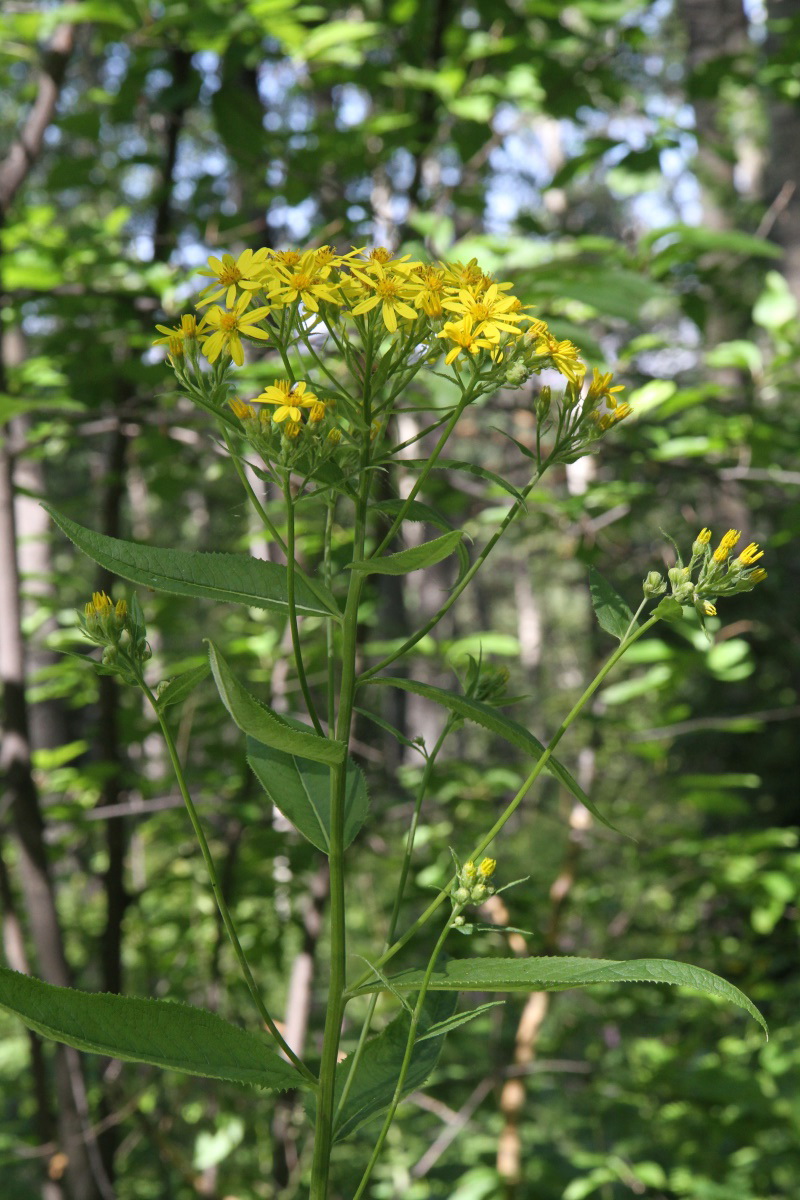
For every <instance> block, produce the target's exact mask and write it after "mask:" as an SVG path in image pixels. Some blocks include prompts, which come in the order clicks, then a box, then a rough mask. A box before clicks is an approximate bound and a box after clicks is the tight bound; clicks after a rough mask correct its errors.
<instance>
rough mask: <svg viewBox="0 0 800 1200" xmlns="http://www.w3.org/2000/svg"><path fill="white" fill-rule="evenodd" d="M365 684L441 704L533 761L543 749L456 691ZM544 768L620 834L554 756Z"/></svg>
mask: <svg viewBox="0 0 800 1200" xmlns="http://www.w3.org/2000/svg"><path fill="white" fill-rule="evenodd" d="M365 682H366V683H369V684H381V685H382V686H384V687H396V688H401V689H402V690H403V691H405V692H413V693H414V694H415V695H417V696H423V697H424V698H425V699H426V700H432V701H433V702H434V703H435V704H441V705H443V706H444V707H445V708H447V709H449V710H450V712H452V713H455V714H456V715H457V716H459V717H464V718H465V719H466V720H468V721H474V722H475V723H476V724H477V725H482V726H483V728H484V729H488V730H489V731H490V732H491V733H496V734H497V735H498V737H501V738H504V739H505V741H507V742H510V743H511V745H512V746H516V747H517V749H518V750H522V751H523V752H524V753H525V754H528V755H530V757H531V758H532V759H533V760H534V762H538V761H539V759H540V758H541V757H542V755H543V754H544V749H545V748H544V746H543V745H542V743H541V742H540V741H539V739H538V738H536V737H534V735H533V734H532V733H530V732H529V731H528V730H527V729H526V728H525V726H524V725H520V723H519V721H514V720H513V719H512V718H511V717H507V716H506V715H505V713H502V712H499V711H498V709H496V708H492V706H491V705H490V704H484V703H483V701H481V700H473V699H472V698H471V697H470V696H463V695H461V694H460V693H459V692H451V691H448V690H447V689H446V688H440V687H434V685H433V684H430V683H421V682H420V681H419V680H418V679H402V678H400V677H399V676H394V675H377V676H373V677H372V678H370V679H367V680H365ZM545 769H546V770H547V771H549V772H550V774H551V775H553V776H554V777H555V778H556V779H557V780H558V781H559V783H561V784H563V785H564V787H565V788H567V789H568V791H569V792H571V793H572V795H573V796H574V797H575V799H576V800H579V801H580V802H581V804H582V805H583V806H584V807H585V808H587V809H588V810H589V812H590V813H591V814H592V816H593V817H595V818H596V819H597V820H598V821H600V823H601V824H602V825H606V826H607V827H608V828H609V829H613V830H614V832H615V833H620V832H621V830H619V829H617V827H616V825H612V823H611V821H609V820H608V818H607V817H604V816H603V814H602V813H601V812H600V809H599V808H598V807H597V805H596V804H595V803H594V801H593V800H590V798H589V797H588V796H587V794H586V792H585V791H584V790H583V788H582V787H581V785H580V784H579V783H578V781H577V779H575V778H574V776H573V775H572V774H571V772H570V771H568V770H567V768H566V767H565V766H564V764H563V763H562V762H560V761H559V759H557V758H556V757H555V756H554V755H551V756H550V758H549V759H548V760H547V763H546V768H545ZM626 836H627V835H626Z"/></svg>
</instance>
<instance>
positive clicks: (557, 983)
mask: <svg viewBox="0 0 800 1200" xmlns="http://www.w3.org/2000/svg"><path fill="white" fill-rule="evenodd" d="M424 974H425V973H424V971H416V970H408V971H401V972H400V973H399V974H398V975H392V976H391V981H392V986H393V987H394V988H400V989H401V990H403V991H412V992H413V991H417V990H418V989H419V988H420V987H421V985H422V981H423V978H424ZM599 983H669V984H673V985H675V986H681V987H691V988H696V989H697V991H700V992H705V993H706V995H709V996H718V997H719V998H720V999H722V1000H727V1001H728V1003H729V1004H735V1005H736V1006H737V1007H738V1008H743V1009H744V1010H745V1012H748V1013H749V1014H750V1016H751V1017H753V1018H754V1020H756V1021H758V1023H759V1025H761V1027H762V1028H763V1029H764V1032H765V1033H766V1032H767V1023H766V1021H765V1020H764V1018H763V1017H762V1015H761V1013H760V1012H759V1011H758V1009H757V1008H756V1006H755V1005H754V1004H753V1003H752V1001H750V1000H749V999H748V998H747V996H745V994H744V992H740V991H739V989H738V988H737V987H734V986H733V984H732V983H728V981H727V980H726V979H721V978H720V976H719V975H714V974H712V972H711V971H706V970H705V969H704V968H703V967H694V966H691V965H690V964H689V963H682V962H672V961H671V960H670V959H666V958H637V959H632V960H631V961H630V962H620V961H618V960H616V959H604V958H597V959H592V958H460V959H450V960H449V961H448V962H446V963H444V964H443V965H442V966H441V967H440V968H439V969H438V970H436V971H434V972H433V975H432V976H431V978H430V982H429V984H428V987H429V988H430V989H431V990H433V991H439V990H445V991H455V992H559V991H565V990H567V989H568V988H575V987H590V986H592V985H594V984H599ZM380 990H381V985H380V984H374V983H368V984H364V986H363V987H360V988H359V989H358V991H359V992H375V991H380Z"/></svg>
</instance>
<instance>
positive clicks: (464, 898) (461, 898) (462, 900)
mask: <svg viewBox="0 0 800 1200" xmlns="http://www.w3.org/2000/svg"><path fill="white" fill-rule="evenodd" d="M469 898H470V894H469V891H468V889H467V888H465V887H459V888H456V890H455V891H454V892H453V899H454V900H455V902H456V904H468V903H469Z"/></svg>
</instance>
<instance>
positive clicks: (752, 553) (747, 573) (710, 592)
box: [644, 529, 767, 622]
mask: <svg viewBox="0 0 800 1200" xmlns="http://www.w3.org/2000/svg"><path fill="white" fill-rule="evenodd" d="M741 536H742V535H741V533H740V532H739V530H737V529H729V530H728V532H727V533H726V534H725V535H724V536H723V537H722V539H721V541H720V543H719V545H718V546H717V547H716V549H714V550H712V548H711V530H710V529H701V531H700V533H699V534H698V535H697V537H696V538H695V540H694V541H693V542H692V553H691V557H690V559H689V562H688V564H687V565H684V563H683V561H682V559H681V556H680V554H678V561H677V563H676V564H675V566H674V567H670V569H669V571H667V578H668V580H669V586H670V588H671V593H670V597H669V599H670V600H671V601H675V602H676V603H677V604H679V605H681V606H686V607H688V606H689V605H692V606H693V607H694V609H695V610H696V612H697V614H698V616H699V617H700V620H701V622H702V621H703V619H704V618H705V617H713V616H715V615H716V612H717V609H716V603H715V602H716V600H718V599H719V598H720V597H727V596H735V595H737V594H738V593H739V592H751V591H752V590H753V588H754V587H755V586H756V584H757V583H761V581H762V580H764V579H766V577H767V572H766V571H765V570H764V569H763V567H760V566H758V567H757V566H755V564H756V563H757V562H758V560H759V559H760V558H761V557H762V556H763V550H759V548H758V546H757V545H756V543H755V542H751V543H750V545H749V546H747V547H746V548H745V549H744V550H743V551H742V552H741V553H740V554H739V555H738V556H737V557H735V558H732V557H731V552H732V550H733V549H734V547H735V546H736V544H737V543H738V541H739V539H740V538H741ZM666 586H667V585H666V584H665V583H664V581H663V579H662V576H661V575H660V574H659V573H658V571H650V573H649V574H648V575H647V578H646V579H645V581H644V594H645V596H647V597H655V596H659V595H661V594H662V593H663V592H664V591H666ZM663 603H667V601H666V600H665V601H664V602H663ZM675 612H676V613H677V612H678V610H677V609H676V610H675Z"/></svg>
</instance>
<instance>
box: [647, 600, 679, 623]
mask: <svg viewBox="0 0 800 1200" xmlns="http://www.w3.org/2000/svg"><path fill="white" fill-rule="evenodd" d="M651 615H652V616H654V617H660V619H661V620H662V621H682V620H683V606H682V605H681V604H679V603H678V601H677V600H676V599H675V597H674V596H665V597H664V599H663V600H661V601H659V603H658V604H657V605H656V607H655V608H654V609H653V612H652V614H651Z"/></svg>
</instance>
